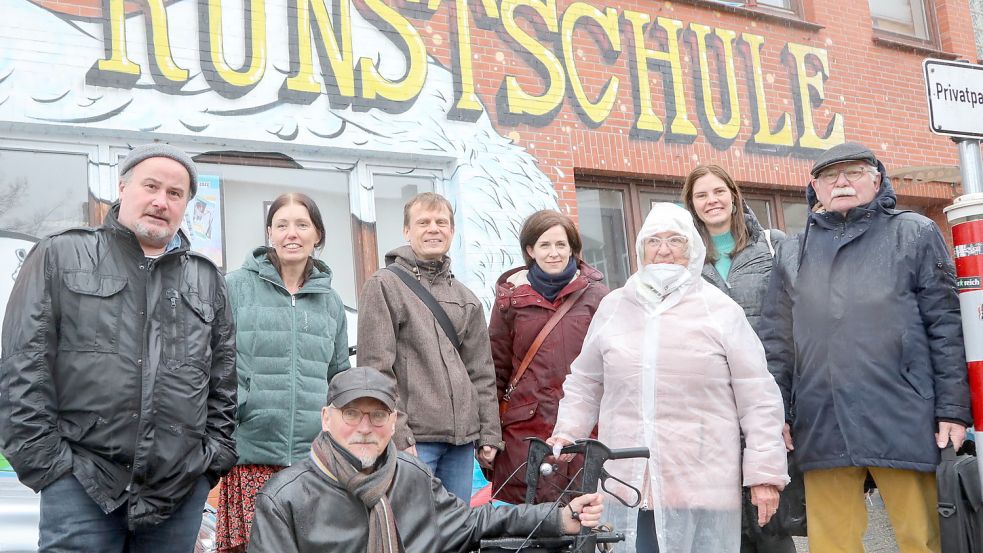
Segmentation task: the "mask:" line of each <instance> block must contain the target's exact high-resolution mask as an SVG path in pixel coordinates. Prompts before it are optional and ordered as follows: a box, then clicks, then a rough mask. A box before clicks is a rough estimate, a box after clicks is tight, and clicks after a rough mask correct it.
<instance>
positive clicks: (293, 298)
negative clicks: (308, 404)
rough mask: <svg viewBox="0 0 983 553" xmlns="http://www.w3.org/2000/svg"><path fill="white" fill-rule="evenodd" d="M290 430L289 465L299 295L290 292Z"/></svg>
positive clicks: (294, 408)
mask: <svg viewBox="0 0 983 553" xmlns="http://www.w3.org/2000/svg"><path fill="white" fill-rule="evenodd" d="M290 307H291V310H290V321H291V325H290V336H291V343H290V350H291V355H290V432H289V433H288V434H287V466H292V465H293V464H294V449H293V443H294V426H295V423H296V419H297V296H296V295H295V294H290Z"/></svg>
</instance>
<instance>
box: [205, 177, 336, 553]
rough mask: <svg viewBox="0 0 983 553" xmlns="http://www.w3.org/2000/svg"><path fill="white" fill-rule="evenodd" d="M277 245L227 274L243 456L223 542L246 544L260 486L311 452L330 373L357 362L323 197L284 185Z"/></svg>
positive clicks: (224, 493)
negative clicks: (325, 255) (335, 277)
mask: <svg viewBox="0 0 983 553" xmlns="http://www.w3.org/2000/svg"><path fill="white" fill-rule="evenodd" d="M266 232H267V238H268V240H267V241H268V243H269V244H270V245H269V246H268V247H260V248H256V249H255V250H254V251H253V253H252V255H250V256H249V257H247V258H246V261H245V263H243V265H242V268H241V269H239V270H238V271H234V272H232V273H229V275H228V276H227V277H226V280H227V281H228V287H229V300H230V302H231V304H232V312H233V314H234V315H235V320H236V348H237V357H236V369H237V371H238V374H239V411H238V427H237V428H236V431H235V434H234V435H235V439H236V449H237V450H238V453H239V464H238V465H237V466H236V467H235V468H234V469H233V470H232V472H230V473H229V474H228V476H226V477H225V478H224V479H223V480H222V488H221V491H220V495H219V508H218V522H217V528H216V547H217V548H218V550H219V551H245V548H246V545H247V542H248V540H249V532H250V527H251V524H252V518H253V504H254V500H255V496H256V492H258V491H259V489H260V488H262V487H263V484H264V483H266V480H267V479H269V477H270V476H272V475H273V474H274V473H276V472H277V471H279V470H280V469H282V468H284V467H287V466H290V465H292V464H293V463H295V462H297V461H300V460H302V459H304V458H306V457H307V455H308V454H309V453H310V446H311V441H312V440H313V439H314V437H315V436H317V434H318V432H319V431H320V430H321V422H320V421H321V407H323V406H324V401H325V397H326V396H327V391H328V382H329V381H330V380H331V377H333V376H334V375H335V374H337V373H338V372H340V371H342V370H345V369H347V368H348V367H349V362H348V331H347V326H346V324H345V306H344V304H343V303H342V301H341V297H340V296H339V295H338V293H337V292H336V291H335V290H334V289H333V288H331V269H329V268H328V266H327V265H325V264H324V263H323V262H321V261H319V260H317V259H314V257H313V254H314V251H315V250H318V249H320V248H321V247H322V246H323V245H324V223H323V221H322V220H321V213H320V211H319V210H318V208H317V205H316V204H315V203H314V201H313V200H312V199H311V198H310V197H308V196H306V195H304V194H300V193H293V194H283V195H281V196H280V197H278V198H277V199H276V200H275V201H274V202H273V204H272V205H271V206H270V210H269V212H268V213H267V216H266Z"/></svg>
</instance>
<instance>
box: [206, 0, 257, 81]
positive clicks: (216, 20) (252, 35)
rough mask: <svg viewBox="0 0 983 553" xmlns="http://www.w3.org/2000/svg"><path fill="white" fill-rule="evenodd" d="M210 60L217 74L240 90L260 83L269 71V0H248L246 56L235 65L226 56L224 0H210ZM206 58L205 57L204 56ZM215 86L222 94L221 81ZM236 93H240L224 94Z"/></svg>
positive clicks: (245, 15)
mask: <svg viewBox="0 0 983 553" xmlns="http://www.w3.org/2000/svg"><path fill="white" fill-rule="evenodd" d="M207 9H208V43H209V50H208V62H209V63H210V65H211V66H212V68H213V69H214V70H215V74H216V75H217V76H218V77H219V79H221V81H222V82H224V83H225V84H226V85H228V86H230V87H232V88H233V89H242V91H241V92H240V94H241V93H245V92H247V91H248V90H249V89H250V88H252V87H253V86H255V85H256V84H258V83H259V81H260V80H261V79H262V78H263V73H264V72H265V71H266V0H249V8H248V9H247V10H246V13H245V14H244V17H245V18H246V25H248V28H247V33H246V45H245V46H246V50H245V51H246V56H245V62H244V63H243V67H242V68H240V69H232V68H231V67H230V66H229V64H228V63H227V62H226V60H225V40H224V36H223V32H222V0H208V7H207ZM203 61H204V60H203ZM212 86H213V88H215V89H216V91H217V92H218V93H219V94H223V90H222V88H223V87H222V85H221V83H213V84H212ZM223 95H231V96H236V95H238V94H228V93H226V94H223Z"/></svg>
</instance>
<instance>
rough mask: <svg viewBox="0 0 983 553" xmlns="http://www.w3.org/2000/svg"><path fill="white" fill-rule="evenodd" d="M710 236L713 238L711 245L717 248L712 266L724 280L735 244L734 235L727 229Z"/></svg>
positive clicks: (728, 271) (728, 270)
mask: <svg viewBox="0 0 983 553" xmlns="http://www.w3.org/2000/svg"><path fill="white" fill-rule="evenodd" d="M710 238H711V239H712V240H713V247H714V248H716V250H717V261H716V262H714V264H713V267H714V268H715V269H717V272H718V273H720V276H721V277H723V279H724V280H727V275H728V274H730V265H731V261H732V260H731V258H730V254H731V253H733V251H734V245H735V243H734V236H733V235H732V234H731V233H730V231H727V232H725V233H723V234H714V235H713V236H711V237H710Z"/></svg>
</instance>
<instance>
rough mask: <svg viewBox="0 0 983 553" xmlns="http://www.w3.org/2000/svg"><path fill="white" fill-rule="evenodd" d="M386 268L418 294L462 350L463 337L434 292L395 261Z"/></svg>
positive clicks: (438, 322) (445, 332)
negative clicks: (461, 337)
mask: <svg viewBox="0 0 983 553" xmlns="http://www.w3.org/2000/svg"><path fill="white" fill-rule="evenodd" d="M386 269H389V270H390V271H392V272H393V273H395V274H396V276H398V277H399V280H402V281H403V284H405V285H406V287H407V288H409V289H410V291H412V292H413V293H414V294H416V297H418V298H420V301H422V302H423V304H424V305H426V306H427V308H428V309H430V312H431V313H433V317H434V318H435V319H437V324H439V325H440V328H442V329H443V330H444V334H446V335H447V338H448V339H449V340H450V341H451V343H452V344H454V349H456V350H457V351H461V339H460V338H459V337H458V336H457V331H456V330H454V324H453V323H451V318H450V317H448V316H447V312H446V311H444V308H443V307H441V306H440V304H439V303H437V298H435V297H433V294H431V293H430V291H429V290H427V289H426V288H424V287H423V285H422V284H420V281H418V280H417V279H416V278H415V277H414V276H413V275H411V274H410V273H409V271H407V270H406V269H403V268H402V267H399V266H398V265H396V264H395V263H394V264H392V265H389V266H387V267H386Z"/></svg>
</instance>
